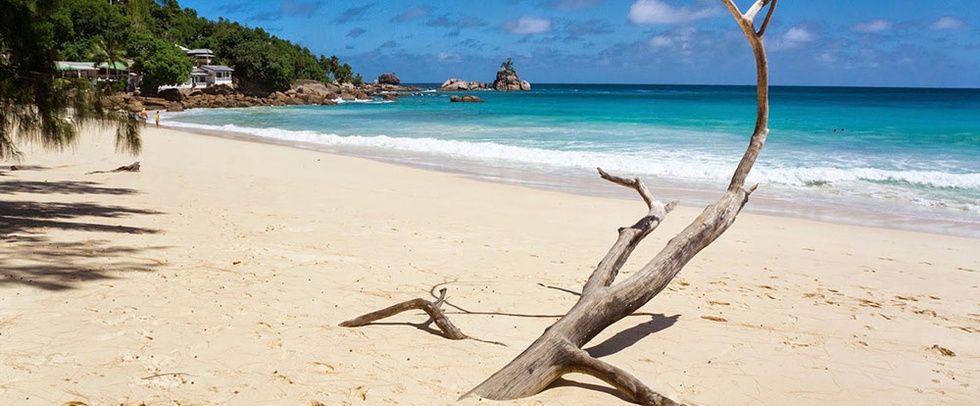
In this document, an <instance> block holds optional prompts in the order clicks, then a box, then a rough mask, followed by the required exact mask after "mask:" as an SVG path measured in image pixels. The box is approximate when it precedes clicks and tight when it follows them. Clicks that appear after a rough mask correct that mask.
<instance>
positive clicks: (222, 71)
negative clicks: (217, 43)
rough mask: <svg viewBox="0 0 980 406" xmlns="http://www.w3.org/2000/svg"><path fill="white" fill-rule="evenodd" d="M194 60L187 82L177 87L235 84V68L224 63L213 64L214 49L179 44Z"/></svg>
mask: <svg viewBox="0 0 980 406" xmlns="http://www.w3.org/2000/svg"><path fill="white" fill-rule="evenodd" d="M178 47H179V48H180V50H181V51H184V53H185V54H187V56H189V57H190V58H191V59H192V60H193V61H194V68H192V69H191V74H190V77H189V78H188V80H187V83H184V84H183V85H180V86H177V87H209V86H214V85H228V86H234V85H233V84H232V81H231V74H232V72H234V71H235V70H234V69H232V68H229V67H227V66H224V65H212V64H211V63H212V62H213V61H214V56H215V55H214V51H211V50H210V49H207V48H200V49H187V48H184V47H182V46H180V45H178Z"/></svg>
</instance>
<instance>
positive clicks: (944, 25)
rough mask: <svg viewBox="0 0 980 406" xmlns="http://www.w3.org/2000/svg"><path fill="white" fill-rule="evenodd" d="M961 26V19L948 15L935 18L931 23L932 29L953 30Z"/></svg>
mask: <svg viewBox="0 0 980 406" xmlns="http://www.w3.org/2000/svg"><path fill="white" fill-rule="evenodd" d="M962 26H963V20H960V19H959V18H956V17H950V16H945V17H941V18H939V19H938V20H936V22H934V23H932V29H934V30H955V29H957V28H960V27H962Z"/></svg>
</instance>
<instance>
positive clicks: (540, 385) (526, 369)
mask: <svg viewBox="0 0 980 406" xmlns="http://www.w3.org/2000/svg"><path fill="white" fill-rule="evenodd" d="M722 3H724V5H725V7H726V8H727V9H728V11H729V12H730V13H731V14H732V16H734V17H735V20H736V22H737V23H738V25H739V27H740V28H741V29H742V32H743V33H744V34H745V36H746V38H747V39H748V41H749V44H750V45H751V47H752V51H753V53H754V54H755V60H756V74H757V77H756V80H757V87H756V97H757V99H756V102H757V114H756V123H755V129H754V130H753V133H752V138H751V140H750V141H749V146H748V148H747V149H746V151H745V154H744V155H743V156H742V159H741V161H740V162H739V164H738V167H737V168H736V169H735V172H734V174H733V175H732V180H731V182H730V183H729V185H728V190H727V191H726V192H725V195H724V196H722V197H721V198H720V199H718V200H717V201H716V202H714V203H712V204H711V205H709V206H708V207H706V208H705V209H704V211H703V212H702V213H701V215H699V216H698V217H697V218H696V219H695V220H694V221H693V222H692V223H691V224H690V225H688V226H687V228H685V229H684V230H683V231H681V232H680V233H679V234H678V235H677V236H675V237H674V238H673V239H671V240H670V241H669V242H667V245H666V246H665V247H664V248H663V250H661V251H660V253H659V254H657V255H656V256H655V257H654V258H653V260H651V261H650V262H648V263H647V264H646V265H645V266H643V268H641V269H640V270H639V271H638V272H637V273H635V274H633V275H632V276H630V277H628V278H626V279H625V280H623V281H622V282H620V283H617V284H615V285H613V282H614V281H615V279H616V276H617V275H618V274H619V270H620V268H621V267H622V265H623V264H624V263H625V262H626V260H627V258H629V255H630V254H631V253H632V252H633V249H634V248H635V247H636V245H637V244H638V243H639V242H640V241H641V240H642V239H643V238H644V237H646V236H647V235H648V234H649V233H650V232H651V231H653V229H654V228H656V227H657V226H659V225H660V222H661V220H663V218H664V216H665V215H666V214H667V213H668V212H669V211H670V209H671V208H672V207H673V203H669V204H663V203H660V202H659V201H657V200H655V199H654V198H653V196H652V195H651V194H650V192H649V191H648V190H647V188H646V187H645V186H644V185H643V183H642V182H640V181H639V180H638V179H633V180H627V179H623V178H619V177H615V176H611V175H609V174H607V173H605V172H604V171H602V170H601V169H600V170H599V173H600V174H601V176H602V177H603V178H605V179H607V180H610V181H613V182H616V183H619V184H621V185H624V186H627V187H631V188H633V189H635V190H636V191H637V192H638V193H639V194H640V196H641V197H642V198H643V201H644V202H646V204H647V207H648V208H649V212H648V213H647V215H646V216H644V217H643V218H641V219H640V220H639V221H637V222H636V224H634V225H633V226H630V227H626V228H622V229H620V231H619V239H618V240H617V241H616V243H615V244H614V245H613V247H612V248H611V249H610V250H609V253H608V254H606V257H605V258H603V259H602V262H600V263H599V265H598V267H597V268H596V270H595V271H594V272H593V273H592V275H591V276H590V277H589V280H588V281H587V282H586V283H585V287H584V288H583V289H582V296H581V297H579V300H578V302H577V303H575V305H574V306H572V308H571V310H569V311H568V313H566V314H565V316H564V317H562V318H561V319H560V320H558V321H557V322H555V324H553V325H552V326H551V327H548V328H547V329H546V330H545V332H544V334H542V335H541V337H539V338H538V339H537V340H535V341H534V342H533V343H532V344H531V345H530V347H528V348H527V349H526V350H524V352H522V353H521V354H520V355H518V356H517V358H515V359H514V360H513V361H511V362H510V363H509V364H507V365H506V366H504V367H503V368H502V369H500V370H499V371H497V372H496V373H494V374H493V375H492V376H490V377H489V378H487V380H485V381H483V383H481V384H479V385H478V386H477V387H476V388H474V389H473V390H471V391H469V392H468V393H466V394H465V395H463V397H466V396H469V395H477V396H481V397H484V398H488V399H497V400H504V399H517V398H523V397H527V396H531V395H534V394H537V393H538V392H540V391H542V390H543V389H545V388H546V387H547V386H548V385H550V384H551V383H552V382H554V381H555V380H557V379H558V378H559V377H561V376H562V375H564V374H567V373H572V372H578V373H584V374H587V375H592V376H594V377H596V378H599V379H601V380H603V381H605V382H606V383H608V384H610V385H612V386H613V387H615V388H616V389H618V390H619V391H620V392H621V393H622V394H623V396H625V397H626V398H627V399H629V400H631V401H633V402H636V403H640V404H644V405H675V404H677V403H676V402H674V401H672V400H671V399H668V398H666V397H664V396H662V395H660V394H659V393H657V392H654V391H653V390H652V389H650V388H649V387H647V386H646V385H644V384H643V382H641V381H640V380H638V379H637V378H635V377H633V375H631V374H630V373H629V372H626V371H624V370H622V369H619V368H617V367H615V366H613V365H610V364H607V363H605V362H603V361H600V360H598V359H596V358H593V357H592V356H590V355H589V354H588V353H586V352H585V351H584V350H582V346H583V345H585V344H586V343H588V342H589V341H590V340H592V339H593V338H595V336H596V335H598V334H599V333H600V332H601V331H603V330H604V329H606V328H607V327H609V326H610V325H612V324H613V323H615V322H617V321H619V320H620V319H622V318H623V317H626V316H627V315H629V314H631V313H633V312H635V311H636V310H638V309H639V308H640V307H642V306H643V305H645V304H646V303H647V302H649V301H650V299H652V298H653V297H654V296H656V295H657V294H658V293H660V292H661V291H662V290H663V289H664V288H666V287H667V284H668V283H670V281H671V280H672V279H673V278H674V276H676V275H677V273H678V272H680V271H681V269H682V268H683V267H684V265H686V264H687V263H688V262H689V261H690V260H691V259H692V258H694V256H695V255H696V254H697V253H698V252H700V251H701V250H702V249H704V247H707V246H708V245H709V244H711V243H712V242H713V241H714V240H715V239H717V238H718V237H719V236H721V234H722V233H724V232H725V231H726V230H727V229H728V228H729V227H730V226H731V225H732V223H734V221H735V217H736V216H737V215H738V213H739V212H740V211H741V210H742V207H743V206H744V205H745V203H746V202H748V199H749V194H751V193H752V191H754V190H755V187H754V186H753V187H752V188H750V189H745V179H746V177H747V176H748V174H749V171H751V169H752V166H753V165H754V164H755V160H756V158H757V157H758V156H759V153H760V151H762V146H763V145H764V144H765V140H766V136H767V135H768V134H769V128H768V125H769V68H768V65H767V62H766V53H765V49H764V47H763V44H762V35H763V34H764V33H765V30H766V26H767V25H768V24H769V20H770V18H771V17H772V12H773V10H774V9H775V7H776V0H771V1H770V0H758V1H756V2H755V3H754V4H753V5H752V7H750V8H749V10H748V11H746V12H745V13H744V14H742V13H741V12H740V11H739V10H738V7H737V6H736V5H735V3H734V2H733V0H722ZM767 5H768V6H769V10H768V13H767V14H766V18H765V21H763V23H762V26H761V27H760V28H759V30H758V31H756V29H755V26H754V23H753V21H754V19H755V16H756V15H757V14H758V13H759V11H761V10H762V9H763V8H765V7H766V6H767Z"/></svg>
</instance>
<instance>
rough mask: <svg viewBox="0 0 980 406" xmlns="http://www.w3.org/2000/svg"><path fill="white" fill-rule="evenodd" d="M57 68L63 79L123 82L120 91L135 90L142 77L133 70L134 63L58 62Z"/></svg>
mask: <svg viewBox="0 0 980 406" xmlns="http://www.w3.org/2000/svg"><path fill="white" fill-rule="evenodd" d="M55 68H56V69H57V71H58V75H59V76H60V77H63V78H73V79H75V78H77V79H88V80H91V81H93V82H95V81H107V82H121V83H123V84H124V85H120V86H123V87H121V88H120V89H125V90H127V91H129V90H132V89H135V88H136V85H137V84H138V83H139V80H140V77H139V75H138V74H137V73H136V71H135V70H134V69H133V62H132V61H119V62H112V63H108V62H103V63H97V62H73V61H57V62H56V63H55Z"/></svg>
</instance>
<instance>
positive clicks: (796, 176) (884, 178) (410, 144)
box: [170, 121, 980, 193]
mask: <svg viewBox="0 0 980 406" xmlns="http://www.w3.org/2000/svg"><path fill="white" fill-rule="evenodd" d="M170 124H171V125H173V126H178V127H189V128H201V129H209V130H219V131H232V132H237V133H245V134H250V135H255V136H258V137H266V138H272V139H277V140H285V141H299V142H309V143H314V144H321V145H329V146H354V147H367V148H379V149H383V150H393V151H408V152H416V153H425V154H436V155H443V156H448V157H455V158H462V159H469V160H480V161H487V162H488V163H493V162H508V163H511V164H527V165H536V166H545V167H558V168H581V169H588V170H591V169H592V168H595V167H597V166H601V167H603V168H605V169H608V170H613V171H617V172H621V173H632V174H637V175H648V176H649V175H652V176H655V177H661V178H668V179H680V180H690V181H709V182H718V181H726V180H727V179H728V178H729V177H730V176H731V171H732V168H733V167H734V166H735V165H736V164H737V157H731V156H722V155H719V154H711V153H704V152H703V151H702V152H695V151H670V150H657V151H639V150H633V151H626V152H617V151H605V152H601V151H594V150H589V149H576V150H553V149H547V148H538V147H527V146H515V145H507V144H501V143H496V142H475V141H459V140H444V139H436V138H409V137H395V136H387V135H379V136H341V135H337V134H325V133H320V132H316V131H293V130H282V129H277V128H250V127H241V126H237V125H234V124H228V125H223V126H213V125H204V124H190V123H183V122H177V121H171V122H170ZM457 131H458V129H457ZM749 181H750V182H757V183H766V184H778V185H786V186H793V187H811V186H828V185H829V186H835V185H840V186H844V184H851V186H853V183H854V182H871V183H878V184H906V185H912V186H916V187H923V188H938V189H944V188H958V189H967V190H972V191H976V192H977V193H980V173H965V174H956V173H948V172H941V171H921V170H885V169H877V168H867V167H857V168H843V167H842V168H834V167H813V168H801V167H780V166H776V165H774V164H770V165H764V164H759V165H757V168H756V170H755V171H754V172H753V174H752V176H751V177H750V179H749Z"/></svg>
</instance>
